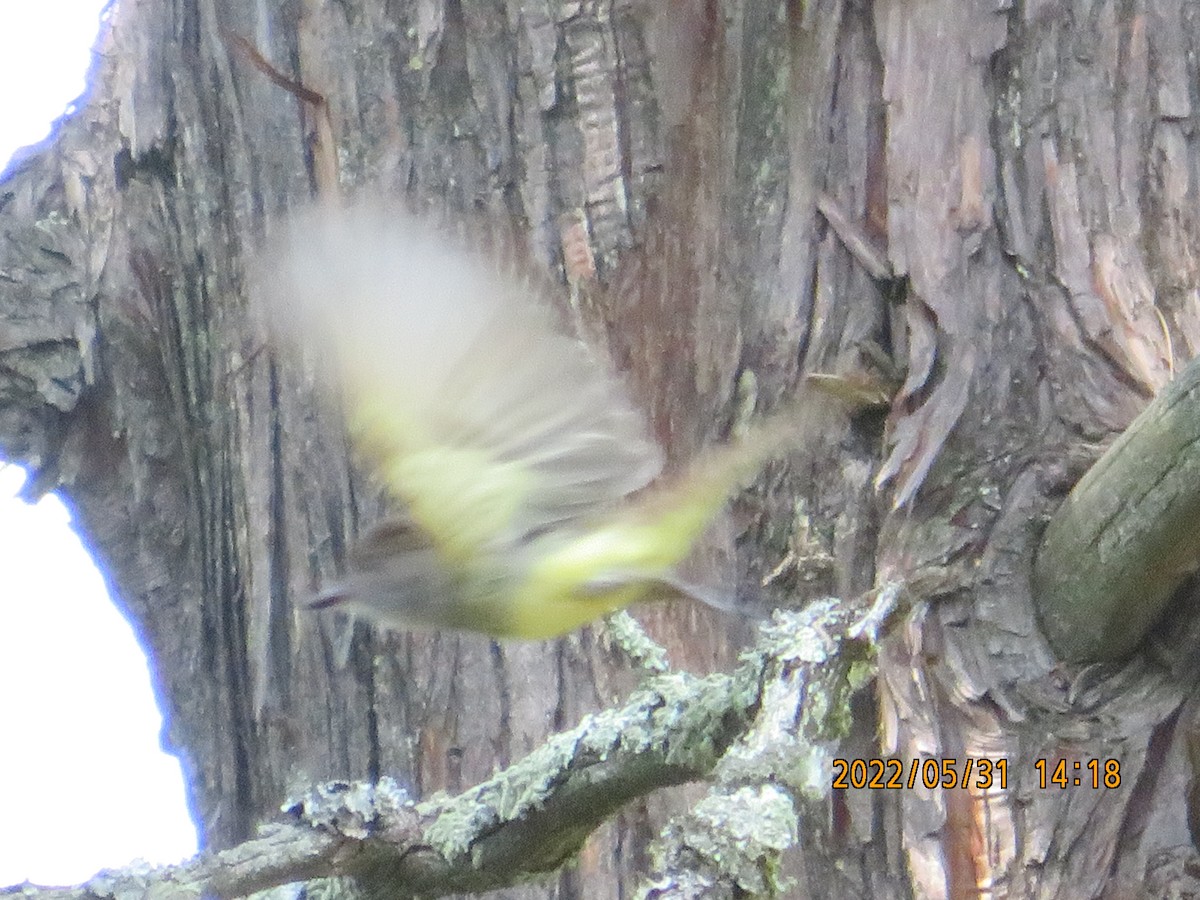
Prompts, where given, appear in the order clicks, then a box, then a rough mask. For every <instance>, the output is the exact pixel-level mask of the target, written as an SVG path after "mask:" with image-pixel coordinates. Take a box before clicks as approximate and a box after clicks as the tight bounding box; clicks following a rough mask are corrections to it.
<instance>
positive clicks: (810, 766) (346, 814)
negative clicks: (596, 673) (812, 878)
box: [0, 592, 894, 900]
mask: <svg viewBox="0 0 1200 900" xmlns="http://www.w3.org/2000/svg"><path fill="white" fill-rule="evenodd" d="M893 593H894V592H884V594H882V595H881V598H882V599H880V600H879V601H878V602H877V603H876V605H875V607H874V608H872V609H870V610H868V609H865V608H863V606H862V605H860V604H843V603H838V602H836V601H824V602H821V603H818V604H814V605H813V606H811V607H809V608H808V609H806V610H804V611H802V612H797V613H786V614H782V613H777V614H776V617H775V619H774V620H772V622H771V623H770V624H769V625H767V626H765V627H764V628H763V631H762V637H761V639H760V642H759V646H758V647H757V648H756V649H755V650H754V651H753V652H751V653H749V654H747V656H746V657H745V660H744V662H743V664H742V666H740V667H739V668H738V670H737V671H736V672H734V673H732V674H717V675H710V676H708V677H706V678H697V677H695V676H691V675H687V674H684V673H678V672H669V673H664V674H659V675H656V676H654V677H653V678H651V679H649V680H648V681H647V682H646V683H645V684H644V685H643V686H642V687H641V688H639V689H638V690H637V691H636V692H635V693H634V695H633V696H632V697H631V698H630V700H629V701H628V702H627V703H626V704H625V705H624V706H623V707H621V708H618V709H611V710H606V711H604V712H601V713H597V714H594V715H590V716H588V717H586V718H585V719H584V720H583V721H582V722H581V723H580V724H579V725H578V726H577V727H576V728H574V729H572V730H571V731H567V732H564V733H562V734H558V735H556V736H554V737H553V738H551V739H550V740H549V741H548V742H547V743H546V744H544V745H543V746H542V747H541V748H539V749H538V750H536V751H535V752H533V753H531V754H530V755H529V756H527V757H525V758H524V759H523V760H521V761H520V762H518V763H516V764H515V765H513V766H511V767H509V768H508V769H506V770H505V771H503V772H501V773H499V774H498V775H496V776H495V777H493V778H491V779H489V780H488V781H486V782H484V783H482V784H480V785H478V786H477V787H475V788H472V789H471V790H469V791H466V792H464V793H462V794H460V795H458V796H456V797H450V798H448V797H444V796H440V795H438V796H434V797H431V798H429V799H427V800H425V801H423V802H420V803H416V802H413V801H412V800H410V799H409V798H408V796H407V795H406V794H405V792H404V791H403V790H402V789H401V788H400V787H399V786H398V785H397V784H396V783H395V782H394V781H393V780H391V779H390V778H384V779H381V781H380V782H379V783H378V784H375V785H365V784H350V783H332V784H326V785H322V786H319V787H317V788H313V789H312V790H310V791H309V792H307V793H306V794H305V795H304V796H302V797H298V798H295V799H292V800H289V801H288V802H287V803H286V804H285V805H284V809H283V811H284V813H285V815H286V817H287V818H286V821H283V822H276V823H272V824H270V825H268V826H265V827H264V828H263V829H262V831H261V833H260V835H259V836H258V837H257V838H255V839H254V840H251V841H248V842H246V843H243V844H241V845H239V846H237V847H233V848H231V849H229V850H226V851H222V852H220V853H212V854H203V855H201V856H199V857H197V858H196V859H194V860H191V861H188V862H186V863H183V864H181V865H179V866H172V867H165V868H158V869H147V868H144V867H142V868H139V867H131V868H129V869H126V870H122V871H119V872H105V873H102V874H100V875H98V876H96V877H95V878H93V879H92V880H91V881H89V882H88V883H87V884H85V885H82V886H80V887H78V888H70V889H62V888H37V887H33V886H28V885H26V886H20V887H15V888H9V889H7V890H4V891H0V896H25V897H30V898H39V900H51V898H54V900H57V898H64V900H65V898H75V897H80V898H82V897H88V898H92V900H95V898H106V897H111V898H116V897H122V896H131V895H133V894H136V895H138V896H143V897H163V896H171V897H200V896H205V897H214V896H215V897H240V896H245V895H247V894H250V893H252V892H254V891H260V890H264V889H266V888H270V887H274V886H278V885H282V884H287V883H290V882H295V881H304V880H311V879H315V878H334V877H346V876H349V877H354V878H356V879H358V880H359V881H360V883H362V884H363V886H364V888H366V890H367V892H368V893H372V892H373V891H375V890H377V889H379V888H381V887H383V886H385V885H386V887H387V890H388V891H389V893H390V894H392V895H397V896H399V895H404V896H407V895H414V894H415V895H420V896H427V897H428V896H441V895H444V894H450V893H463V892H475V891H483V890H488V889H493V888H498V887H503V886H505V885H512V884H515V883H518V882H520V881H523V880H527V879H528V878H530V877H531V876H534V875H537V874H538V873H542V872H549V871H553V870H554V869H557V868H558V867H559V866H560V865H562V863H563V862H565V861H566V860H568V859H570V858H571V857H572V856H573V854H574V853H575V852H576V851H577V850H578V849H579V848H580V846H581V845H582V844H583V842H584V840H585V839H586V838H587V836H588V835H589V834H591V832H592V831H593V830H595V829H596V828H597V827H598V826H599V825H600V824H602V823H603V822H604V821H605V820H606V819H607V818H608V817H609V816H611V815H612V814H613V813H614V812H616V810H617V809H619V808H620V807H621V806H623V805H624V804H625V803H627V802H628V801H630V800H632V799H634V798H636V797H640V796H643V795H645V794H647V793H649V792H650V791H652V790H655V789H657V788H660V787H665V786H669V785H674V784H680V783H682V782H685V781H693V780H696V779H701V778H706V777H710V776H712V775H714V773H715V779H716V781H715V785H714V788H713V790H712V791H711V792H710V794H709V795H708V797H706V798H705V799H704V800H703V801H701V803H699V804H698V805H697V806H696V807H695V808H694V809H693V810H692V811H691V812H690V813H689V814H688V815H687V816H686V817H684V818H682V819H681V820H679V821H677V822H674V823H672V824H671V825H670V826H669V827H668V829H667V832H666V834H665V837H664V844H663V847H662V850H661V852H660V854H659V857H660V865H659V868H658V871H657V872H656V874H655V875H654V876H653V878H652V883H653V884H654V885H655V887H654V888H653V892H654V893H655V895H656V896H667V895H670V896H683V895H688V896H699V895H701V894H697V893H689V891H691V890H692V887H694V886H695V885H701V884H703V885H706V886H708V888H714V887H721V886H724V887H725V888H729V887H733V886H736V887H737V888H738V889H742V890H752V891H757V890H762V889H765V888H768V887H771V886H773V884H774V882H773V880H772V879H773V877H774V876H773V873H774V871H775V869H776V867H777V865H778V857H779V854H780V853H781V852H782V851H783V850H785V849H787V848H788V847H789V846H791V845H792V844H793V843H794V842H795V840H796V834H797V828H798V825H797V815H798V814H797V809H796V804H797V803H798V802H799V801H800V800H801V799H804V798H819V797H821V796H823V795H824V794H825V793H826V792H827V790H828V784H829V757H830V756H831V755H832V751H833V747H834V746H835V744H836V742H837V740H838V739H839V738H840V737H841V736H842V734H843V733H844V730H845V728H846V726H847V724H848V722H849V715H850V713H849V702H850V697H851V694H852V693H853V692H854V690H856V689H857V688H858V687H860V686H861V685H862V684H863V683H864V682H865V680H867V679H868V678H869V675H870V672H871V671H872V668H871V662H870V660H871V655H870V647H871V645H872V644H873V643H874V639H875V632H876V631H877V629H878V626H879V623H880V622H881V621H882V616H883V615H884V614H886V610H887V609H888V608H890V602H891V599H892V596H893ZM847 647H852V648H854V649H853V651H852V652H847ZM685 885H689V886H692V887H685Z"/></svg>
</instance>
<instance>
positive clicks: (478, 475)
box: [260, 206, 661, 558]
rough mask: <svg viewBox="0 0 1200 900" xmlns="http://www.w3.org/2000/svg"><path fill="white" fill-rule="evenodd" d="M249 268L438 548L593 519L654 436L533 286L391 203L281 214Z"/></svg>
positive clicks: (499, 542) (468, 546)
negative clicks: (268, 244) (272, 241)
mask: <svg viewBox="0 0 1200 900" xmlns="http://www.w3.org/2000/svg"><path fill="white" fill-rule="evenodd" d="M266 260H267V265H266V267H265V268H264V270H263V272H262V274H261V275H260V283H261V291H262V293H263V294H265V296H266V300H267V307H268V313H269V316H270V321H271V325H272V328H273V329H274V331H275V332H276V334H281V335H282V336H283V337H285V338H287V339H288V341H289V343H296V342H299V343H301V344H303V345H305V346H306V347H308V348H310V352H311V353H313V354H314V355H315V357H316V359H317V361H318V365H319V366H320V367H321V368H322V370H323V372H322V374H323V376H324V378H325V379H326V380H328V381H330V382H331V383H333V384H336V385H338V386H340V388H341V389H342V392H343V394H344V403H345V406H346V412H347V417H348V419H349V421H350V425H351V429H352V432H353V434H354V436H355V438H356V441H357V444H358V446H359V448H360V449H361V450H362V452H363V453H364V454H365V455H366V456H367V457H368V459H369V460H370V462H371V463H372V464H373V465H375V466H376V467H377V468H378V471H379V472H380V473H381V475H382V476H383V477H384V479H385V481H386V483H387V485H388V487H389V489H390V490H391V491H392V492H393V493H394V494H395V495H396V496H397V498H398V499H399V500H401V501H402V502H403V503H404V504H405V505H406V506H407V508H408V512H409V514H410V515H411V516H412V517H413V518H414V519H415V520H416V521H417V522H418V523H419V524H420V525H421V526H422V527H424V528H425V529H427V530H428V531H429V532H430V534H431V535H432V536H433V537H434V538H435V540H436V541H437V542H438V544H439V545H440V546H441V547H442V548H443V549H444V551H445V552H447V553H448V554H451V555H461V556H462V557H463V558H470V557H471V556H472V554H474V553H477V552H479V551H481V550H484V549H495V548H496V547H497V546H503V545H504V544H505V543H506V542H511V541H515V540H519V539H521V538H522V537H524V536H527V535H530V534H536V533H540V532H544V531H547V530H550V529H553V528H556V527H558V526H561V525H563V524H565V523H568V522H571V521H572V520H575V519H577V518H580V517H584V516H593V515H595V514H596V513H597V512H598V511H603V510H604V509H606V508H608V507H610V506H612V505H614V504H615V503H616V501H618V500H619V499H620V498H622V497H624V496H626V495H627V494H629V493H630V492H632V491H635V490H637V489H639V488H641V487H643V486H644V485H646V484H647V483H649V482H650V481H651V480H652V479H653V478H654V476H655V475H656V474H657V473H658V471H659V469H660V468H661V455H660V451H659V449H658V447H657V446H656V445H655V443H654V442H653V441H652V440H651V439H650V438H649V436H648V434H647V431H646V427H645V424H644V421H643V419H642V417H641V415H640V414H639V413H638V412H637V411H636V409H635V408H634V406H633V404H632V403H631V402H630V401H629V399H628V397H627V396H626V394H625V392H624V391H623V389H622V386H621V385H620V383H619V382H618V381H617V379H616V378H615V377H614V376H613V375H612V374H611V373H610V372H609V371H608V370H607V369H606V368H605V367H604V366H603V365H602V364H601V363H600V362H599V361H598V360H596V359H595V358H594V357H593V356H592V355H591V354H590V353H589V351H588V350H587V348H586V347H585V346H584V345H583V344H582V343H581V342H580V341H578V340H576V339H574V338H572V337H569V336H567V335H565V334H562V333H561V332H559V331H557V330H556V329H555V328H554V327H553V326H552V324H551V323H552V318H551V315H550V311H549V309H548V308H547V306H546V304H545V301H544V299H543V298H542V297H540V296H537V290H536V289H535V288H533V287H532V286H531V285H526V284H524V283H522V281H521V280H520V279H519V278H517V277H515V276H514V275H513V274H512V273H507V274H506V273H505V272H504V271H503V270H501V269H500V268H499V267H496V266H491V265H490V264H488V263H486V262H483V261H481V259H480V258H478V257H475V256H472V254H471V253H470V252H467V251H466V250H465V249H463V248H462V247H461V246H459V245H457V244H456V243H455V242H454V241H453V240H451V239H448V238H447V237H445V236H444V235H440V234H438V233H436V230H435V229H434V228H433V227H432V226H428V225H425V224H423V223H421V222H420V221H418V220H416V219H414V218H412V217H410V216H409V215H408V214H406V213H404V212H402V211H399V210H397V209H394V208H390V209H384V208H382V207H370V206H362V207H357V208H352V209H340V208H339V209H334V208H321V209H317V210H314V211H312V212H309V213H308V214H305V215H300V216H298V217H296V218H295V219H293V220H292V221H291V223H290V225H289V227H288V229H287V231H286V233H285V234H284V235H283V236H282V237H281V239H279V240H278V241H277V242H276V245H275V250H273V251H271V252H269V253H268V254H267V255H266Z"/></svg>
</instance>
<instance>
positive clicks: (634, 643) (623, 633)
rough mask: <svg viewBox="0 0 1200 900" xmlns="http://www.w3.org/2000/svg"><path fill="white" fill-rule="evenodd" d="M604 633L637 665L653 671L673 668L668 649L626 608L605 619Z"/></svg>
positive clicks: (613, 644) (664, 670)
mask: <svg viewBox="0 0 1200 900" xmlns="http://www.w3.org/2000/svg"><path fill="white" fill-rule="evenodd" d="M604 635H605V636H606V637H607V638H608V639H609V641H610V642H611V644H612V646H614V647H616V648H617V649H619V650H620V651H621V652H622V653H624V654H625V655H626V656H627V657H629V659H630V661H631V662H633V664H634V665H636V666H639V667H641V668H643V669H647V670H648V671H651V672H666V671H667V670H668V669H670V668H671V663H670V661H669V660H668V659H667V651H666V649H665V648H664V647H663V646H662V645H661V644H659V643H657V642H656V641H654V640H653V639H652V638H651V637H650V635H648V634H646V631H645V629H643V628H642V626H641V624H640V623H639V622H638V620H637V619H635V618H634V617H633V616H631V615H630V614H629V613H627V612H625V610H621V611H620V612H618V613H613V614H612V615H611V616H609V617H608V618H607V619H605V620H604Z"/></svg>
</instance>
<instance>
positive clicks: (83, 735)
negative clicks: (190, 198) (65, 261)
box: [0, 0, 196, 887]
mask: <svg viewBox="0 0 1200 900" xmlns="http://www.w3.org/2000/svg"><path fill="white" fill-rule="evenodd" d="M103 6H104V3H103V2H102V0H0V171H2V170H3V169H4V168H5V166H6V165H7V162H8V158H9V156H10V154H11V153H12V151H13V150H15V149H16V148H18V147H20V146H23V145H26V144H31V143H35V142H38V141H40V140H42V139H43V138H45V137H46V136H47V134H48V132H49V127H50V123H51V122H52V121H53V120H54V119H56V118H58V116H60V115H61V114H62V113H63V111H64V109H65V108H66V106H67V105H68V104H69V103H70V102H71V101H72V100H73V99H75V98H76V97H78V96H79V94H80V93H81V92H82V91H83V88H84V73H85V71H86V69H87V66H88V63H89V61H90V46H91V43H92V41H93V39H94V37H95V33H96V26H97V23H98V17H99V14H100V10H101V8H102V7H103ZM0 177H2V176H0ZM24 477H25V476H24V472H23V471H22V470H21V469H18V468H16V467H15V466H3V465H2V464H0V616H2V617H3V618H0V622H2V623H3V625H2V626H0V627H2V629H3V635H4V640H3V642H2V645H0V887H2V886H4V885H7V884H13V883H16V882H20V881H24V880H26V879H28V880H29V881H33V882H38V883H43V884H67V883H75V882H79V881H82V880H84V879H86V878H88V877H89V876H90V875H92V874H93V873H94V872H95V871H96V870H97V869H100V868H112V867H116V866H121V865H124V864H125V863H127V862H129V861H131V860H133V859H135V858H141V859H145V860H147V861H149V862H153V863H165V862H174V861H176V860H178V859H181V858H183V857H185V856H189V855H191V854H192V853H194V852H195V849H196V833H195V829H194V827H193V825H192V823H191V820H190V819H189V818H188V814H187V810H186V808H185V806H184V798H183V779H182V776H181V773H180V770H179V764H178V762H177V761H176V760H175V758H174V757H170V756H166V755H164V754H163V753H162V752H161V750H160V749H159V742H158V738H159V732H160V730H161V728H162V719H161V716H160V715H159V712H158V709H157V707H156V706H155V701H154V696H153V693H152V692H151V688H150V678H149V673H148V671H147V669H146V658H145V656H144V655H143V653H142V651H141V649H140V647H139V646H138V643H137V640H136V638H135V637H134V634H133V631H132V629H131V628H130V626H129V624H128V623H127V622H126V621H125V620H124V618H122V616H121V615H120V613H118V612H117V610H116V608H115V607H114V606H113V605H112V602H111V601H110V600H109V597H108V594H107V593H106V591H105V587H104V583H103V580H102V579H101V577H100V574H99V573H98V572H97V571H96V569H95V567H94V566H93V564H92V561H91V558H90V557H89V555H88V553H87V551H86V550H85V549H84V547H83V546H82V544H81V543H80V541H79V538H78V537H77V536H76V535H75V533H74V532H73V531H72V530H71V528H70V524H69V523H70V515H69V514H68V512H67V510H66V508H65V507H64V506H63V504H62V503H61V502H60V501H59V500H58V499H57V498H55V497H46V498H44V499H43V500H42V501H41V502H40V503H38V504H37V505H36V506H29V505H27V504H24V503H21V502H20V501H18V500H16V499H14V495H15V494H16V492H17V491H18V490H19V489H20V486H21V484H22V482H23V481H24Z"/></svg>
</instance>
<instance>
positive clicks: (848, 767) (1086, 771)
mask: <svg viewBox="0 0 1200 900" xmlns="http://www.w3.org/2000/svg"><path fill="white" fill-rule="evenodd" d="M1008 769H1009V765H1008V760H1007V759H1005V758H1003V757H1000V758H995V759H989V758H986V757H966V758H965V759H956V758H954V757H943V758H936V757H928V756H927V757H916V758H914V759H911V760H908V761H907V763H906V762H905V761H904V760H901V759H897V758H895V757H891V758H888V759H840V758H839V759H834V761H833V784H832V786H833V787H835V788H860V789H861V788H866V789H868V790H905V789H907V790H912V789H913V788H915V787H917V786H918V785H920V786H922V787H924V788H927V789H929V790H932V789H934V788H938V787H940V788H946V789H949V788H960V787H965V788H974V789H976V790H980V791H989V790H997V789H998V790H1006V789H1007V788H1008ZM1033 769H1034V774H1035V775H1036V776H1037V786H1038V788H1039V789H1041V790H1049V789H1052V788H1059V789H1066V788H1068V787H1090V788H1093V789H1096V790H1099V789H1102V788H1105V789H1109V790H1111V789H1114V788H1118V787H1120V786H1121V763H1120V760H1116V759H1099V758H1093V759H1085V760H1067V759H1046V758H1041V759H1036V760H1034V762H1033Z"/></svg>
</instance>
